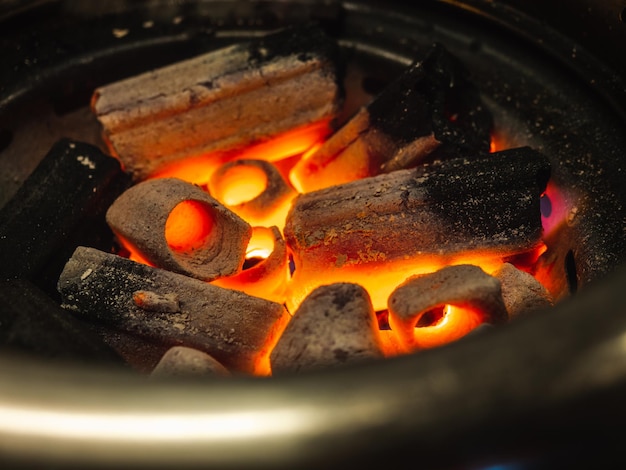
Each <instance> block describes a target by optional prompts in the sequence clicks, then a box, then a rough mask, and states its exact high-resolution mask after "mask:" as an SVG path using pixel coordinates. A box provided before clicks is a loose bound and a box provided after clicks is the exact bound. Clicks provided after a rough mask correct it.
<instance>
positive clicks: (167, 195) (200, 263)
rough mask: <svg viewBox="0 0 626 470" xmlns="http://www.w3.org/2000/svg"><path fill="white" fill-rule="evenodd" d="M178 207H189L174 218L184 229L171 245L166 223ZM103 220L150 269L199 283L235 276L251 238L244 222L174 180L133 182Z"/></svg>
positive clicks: (189, 185)
mask: <svg viewBox="0 0 626 470" xmlns="http://www.w3.org/2000/svg"><path fill="white" fill-rule="evenodd" d="M180 204H191V206H187V207H189V211H190V212H189V213H185V214H184V215H183V216H181V217H178V218H177V219H179V220H176V222H177V223H178V224H180V225H179V227H180V226H182V227H184V228H187V227H189V229H190V230H189V231H188V232H186V233H185V230H183V231H182V238H181V239H180V242H174V241H173V239H172V238H173V237H171V238H170V239H169V240H168V238H167V235H168V231H167V229H168V221H170V218H171V217H172V214H173V212H174V211H175V210H176V209H177V208H178V207H180V206H179V205H180ZM183 219H187V220H183ZM196 219H197V223H195V222H196ZM106 220H107V222H108V224H109V225H110V226H111V228H112V229H113V231H114V232H115V234H116V235H117V236H118V237H119V238H120V239H121V240H123V241H124V242H125V243H127V244H128V245H129V246H131V247H132V248H133V249H134V250H136V251H137V252H138V253H139V254H140V255H141V256H142V257H143V258H144V259H145V260H147V261H148V262H149V263H151V264H152V265H154V266H156V267H159V268H163V269H168V270H170V271H173V272H177V273H181V274H185V275H188V276H192V277H195V278H198V279H202V280H205V281H211V280H213V279H216V278H218V277H222V276H229V275H231V274H235V273H237V272H239V271H240V270H241V267H242V266H243V263H244V260H245V255H246V247H247V245H248V241H249V240H250V237H251V235H252V228H251V227H250V225H249V224H248V223H247V222H245V221H244V220H243V219H241V218H240V217H239V216H237V215H236V214H235V213H233V212H232V211H230V210H229V209H227V208H226V207H224V206H223V205H222V204H221V203H220V202H219V201H217V200H216V199H214V198H213V197H211V196H210V195H209V194H207V193H206V192H204V191H203V190H202V189H200V188H199V187H198V186H195V185H193V184H191V183H187V182H185V181H182V180H179V179H177V178H162V179H154V180H148V181H144V182H142V183H139V184H136V185H135V186H133V187H132V188H130V189H128V190H127V191H125V192H124V193H123V194H122V195H121V196H120V197H118V198H117V199H116V200H115V202H114V203H113V204H112V205H111V207H110V208H109V210H108V211H107V213H106ZM172 222H174V220H173V219H172ZM190 223H191V224H193V223H195V226H194V227H191V226H190ZM189 233H195V234H196V235H194V236H192V237H189V235H188V234H189ZM177 238H178V237H177Z"/></svg>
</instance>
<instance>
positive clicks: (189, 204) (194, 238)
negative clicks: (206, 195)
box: [165, 201, 213, 252]
mask: <svg viewBox="0 0 626 470" xmlns="http://www.w3.org/2000/svg"><path fill="white" fill-rule="evenodd" d="M212 227H213V220H212V218H211V216H210V215H209V213H208V211H207V208H206V206H205V205H204V204H202V203H201V202H198V201H183V202H181V203H180V204H178V205H177V206H176V207H174V209H173V210H172V212H170V214H169V216H168V218H167V221H166V222H165V240H166V241H167V244H168V246H169V247H170V248H171V249H172V250H174V251H179V252H185V251H192V250H197V249H199V248H201V247H202V245H203V244H204V242H205V240H206V239H207V237H208V236H209V234H210V233H211V229H212Z"/></svg>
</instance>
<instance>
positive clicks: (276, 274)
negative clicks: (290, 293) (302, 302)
mask: <svg viewBox="0 0 626 470" xmlns="http://www.w3.org/2000/svg"><path fill="white" fill-rule="evenodd" d="M255 260H258V262H256V264H252V266H250V267H246V263H244V269H243V270H242V271H241V272H239V273H237V274H234V275H232V276H228V277H222V278H220V279H216V280H215V281H212V284H213V285H216V286H220V287H225V288H228V289H235V290H240V291H242V292H245V293H246V294H249V295H253V296H255V297H261V298H262V299H267V300H271V301H273V302H278V303H280V304H282V303H284V302H285V295H286V294H285V289H286V286H287V281H288V279H289V258H288V257H287V246H286V245H285V240H284V239H283V237H282V235H281V233H280V230H278V228H277V227H275V226H274V227H269V228H266V227H254V229H253V231H252V238H251V239H250V243H249V244H248V253H247V254H246V262H250V263H254V262H255Z"/></svg>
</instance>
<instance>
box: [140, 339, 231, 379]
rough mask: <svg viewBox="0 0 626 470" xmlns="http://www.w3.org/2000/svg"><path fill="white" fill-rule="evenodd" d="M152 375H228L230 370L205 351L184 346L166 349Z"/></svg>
mask: <svg viewBox="0 0 626 470" xmlns="http://www.w3.org/2000/svg"><path fill="white" fill-rule="evenodd" d="M151 375H152V376H153V377H189V376H205V377H206V376H209V377H210V376H228V375H230V372H228V370H227V369H226V368H225V367H224V366H223V365H222V364H220V363H219V362H217V361H216V360H215V359H213V358H212V357H211V356H209V355H208V354H207V353H205V352H202V351H198V350H197V349H192V348H186V347H184V346H174V347H173V348H170V349H168V350H167V352H166V353H165V354H164V355H163V357H162V358H161V360H160V361H159V363H158V364H157V365H156V367H155V368H154V370H153V371H152V374H151Z"/></svg>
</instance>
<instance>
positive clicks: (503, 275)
mask: <svg viewBox="0 0 626 470" xmlns="http://www.w3.org/2000/svg"><path fill="white" fill-rule="evenodd" d="M493 275H494V276H495V277H496V278H498V280H499V281H500V283H501V284H502V298H503V299H504V304H505V305H506V309H507V311H508V312H509V317H510V318H514V317H517V316H519V315H524V314H527V313H531V312H533V311H536V310H540V309H542V308H545V307H548V306H550V305H552V296H551V295H550V293H549V292H548V290H547V289H546V288H545V287H543V286H542V285H541V283H540V282H539V281H537V279H535V278H534V277H533V276H531V275H530V274H528V273H525V272H524V271H521V270H519V269H517V268H516V267H515V266H513V265H512V264H510V263H504V264H503V265H502V266H501V267H500V268H499V269H498V270H497V271H496V272H494V273H493Z"/></svg>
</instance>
